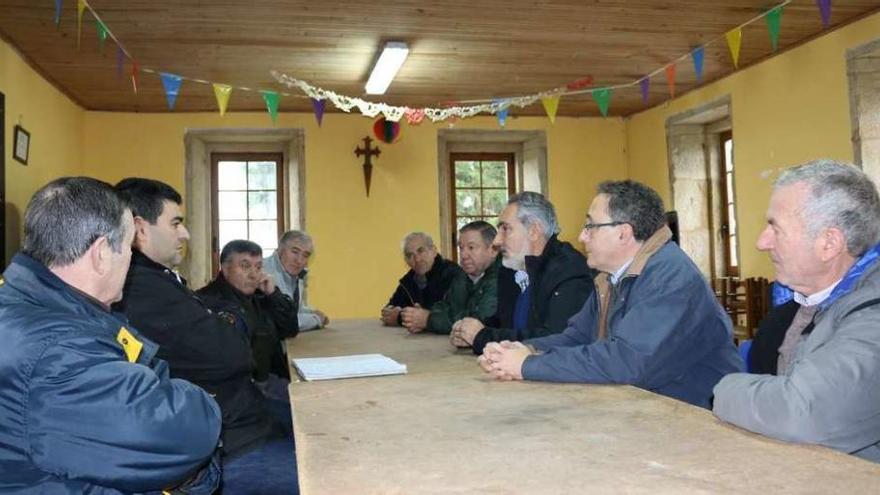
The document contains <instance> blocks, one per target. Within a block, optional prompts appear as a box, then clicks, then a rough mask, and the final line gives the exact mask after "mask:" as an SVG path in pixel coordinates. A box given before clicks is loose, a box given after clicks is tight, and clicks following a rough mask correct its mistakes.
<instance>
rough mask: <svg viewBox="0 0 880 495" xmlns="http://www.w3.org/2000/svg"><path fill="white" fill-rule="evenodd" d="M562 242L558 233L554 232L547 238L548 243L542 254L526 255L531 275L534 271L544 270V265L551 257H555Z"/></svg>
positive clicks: (527, 267) (528, 271)
mask: <svg viewBox="0 0 880 495" xmlns="http://www.w3.org/2000/svg"><path fill="white" fill-rule="evenodd" d="M561 244H562V243H560V242H559V239H557V238H556V234H553V235H551V236H550V238H549V239H547V244H545V245H544V250H543V251H541V254H540V256H532V255H527V256H526V259H525V261H526V272H527V273H528V274H529V277H531V276H532V274H533V273H536V272H539V271H541V270H542V268H543V267H544V265H546V264H547V262H548V261H549V260H550V258H552V257H553V254H555V253H556V251H558V250H559V246H560V245H561Z"/></svg>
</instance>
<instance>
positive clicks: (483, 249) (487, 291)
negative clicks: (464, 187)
mask: <svg viewBox="0 0 880 495" xmlns="http://www.w3.org/2000/svg"><path fill="white" fill-rule="evenodd" d="M495 233H496V232H495V227H493V226H492V225H491V224H489V223H488V222H485V221H483V220H477V221H474V222H470V223H468V224H467V225H465V226H464V227H462V228H461V229H459V231H458V253H459V254H458V259H459V263H460V264H461V268H462V270H463V271H464V273H465V275H467V276H466V277H455V279H453V281H452V285H450V287H449V290H447V291H446V295H445V296H443V300H442V301H440V302H438V303H436V304H434V306H433V307H432V308H431V309H430V310H428V309H424V308H419V307H412V306H411V307H408V308H404V309H403V311H402V312H401V320H402V321H403V326H404V327H406V329H407V330H409V331H410V333H418V332H421V331H422V330H427V331H429V332H433V333H439V334H444V335H447V334H449V332H450V331H451V330H452V324H453V323H455V322H456V321H458V320H460V319H462V318H464V317H465V316H470V317H472V318H476V319H478V320H486V319H488V318H490V317H492V316H493V315H494V314H495V312H496V310H497V308H498V269H499V267H500V265H501V259H500V256H498V249H497V248H496V247H495V246H493V245H492V241H493V240H494V239H495Z"/></svg>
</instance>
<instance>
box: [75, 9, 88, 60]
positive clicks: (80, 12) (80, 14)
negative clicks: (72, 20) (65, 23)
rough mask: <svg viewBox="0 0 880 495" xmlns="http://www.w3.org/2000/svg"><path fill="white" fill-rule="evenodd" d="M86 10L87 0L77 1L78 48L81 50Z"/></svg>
mask: <svg viewBox="0 0 880 495" xmlns="http://www.w3.org/2000/svg"><path fill="white" fill-rule="evenodd" d="M85 10H86V0H77V2H76V49H77V50H79V44H80V40H81V39H82V27H83V12H85Z"/></svg>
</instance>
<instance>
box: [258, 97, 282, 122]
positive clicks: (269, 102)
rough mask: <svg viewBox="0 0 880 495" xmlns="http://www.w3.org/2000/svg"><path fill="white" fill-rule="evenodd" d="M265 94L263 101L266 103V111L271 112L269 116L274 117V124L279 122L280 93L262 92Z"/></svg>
mask: <svg viewBox="0 0 880 495" xmlns="http://www.w3.org/2000/svg"><path fill="white" fill-rule="evenodd" d="M260 92H261V93H263V100H264V101H265V102H266V109H267V110H269V116H270V117H272V123H273V124H274V123H275V122H276V121H277V120H278V99H279V96H278V93H276V92H275V91H260Z"/></svg>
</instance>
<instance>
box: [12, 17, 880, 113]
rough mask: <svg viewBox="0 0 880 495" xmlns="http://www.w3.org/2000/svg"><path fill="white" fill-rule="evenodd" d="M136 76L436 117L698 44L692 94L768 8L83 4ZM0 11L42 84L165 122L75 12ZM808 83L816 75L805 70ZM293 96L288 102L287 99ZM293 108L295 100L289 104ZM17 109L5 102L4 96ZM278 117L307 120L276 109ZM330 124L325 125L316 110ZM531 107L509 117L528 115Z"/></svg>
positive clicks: (682, 77)
mask: <svg viewBox="0 0 880 495" xmlns="http://www.w3.org/2000/svg"><path fill="white" fill-rule="evenodd" d="M88 3H89V5H90V6H91V7H92V8H93V9H94V10H95V11H96V12H97V13H98V15H99V16H100V17H101V18H102V19H103V21H104V23H105V24H106V25H107V27H108V28H109V29H110V31H111V32H112V33H113V34H114V35H115V36H116V37H117V38H118V39H119V40H120V41H121V42H122V44H123V45H124V46H125V48H126V50H127V51H128V52H129V53H130V54H131V55H132V56H133V57H134V58H135V59H136V60H137V62H138V64H139V65H140V66H141V67H143V68H149V69H154V70H157V71H163V72H170V73H175V74H180V75H182V76H185V77H188V78H194V79H202V80H206V81H211V82H218V83H226V84H230V85H232V86H235V87H247V88H257V89H268V90H275V91H288V90H287V89H286V88H284V87H282V86H280V85H279V84H278V83H277V82H276V81H275V79H274V78H273V77H272V76H271V75H270V73H269V72H270V70H273V69H274V70H278V71H280V72H283V73H286V74H289V75H291V76H293V77H297V78H299V79H303V80H305V81H307V82H309V83H310V84H312V85H314V86H319V87H322V88H325V89H328V90H331V91H335V92H337V93H340V94H344V95H348V96H358V97H363V98H365V99H367V100H370V101H377V102H380V101H384V102H386V103H389V104H392V105H406V106H409V107H427V106H430V107H436V106H442V105H443V104H445V103H446V102H450V101H471V100H485V99H492V98H499V97H506V96H519V95H529V94H535V93H538V92H541V91H545V90H548V89H552V88H556V87H560V86H564V85H566V84H567V83H570V82H572V81H576V80H579V79H582V78H584V77H587V76H592V78H593V80H594V86H605V85H614V84H622V83H630V82H634V81H637V80H638V79H639V78H641V77H642V76H643V75H645V74H647V73H650V72H653V71H655V70H657V69H662V68H663V67H664V66H665V65H666V64H668V63H669V62H671V61H673V60H675V59H677V58H679V57H680V56H682V55H683V54H687V53H688V52H689V51H690V50H692V49H693V48H694V47H697V46H700V45H703V44H705V43H707V42H710V41H711V40H714V41H711V44H710V45H709V46H707V47H706V50H705V62H704V74H703V81H702V84H706V83H707V82H709V81H712V80H715V79H718V78H720V77H723V76H725V75H727V74H729V73H730V72H731V71H733V70H734V68H733V64H732V62H731V59H730V54H729V52H728V48H727V45H726V43H725V42H724V40H723V36H724V33H725V32H726V31H728V30H730V29H732V28H735V27H736V26H738V25H740V24H742V23H744V22H746V21H748V20H749V19H752V18H754V17H755V16H758V15H760V14H761V13H762V12H765V11H766V10H767V9H768V8H770V7H772V6H773V5H776V4H778V2H774V1H771V2H768V1H766V0H681V1H675V0H562V1H551V0H528V1H522V0H506V1H501V0H478V1H473V0H471V1H461V0H434V1H416V0H392V1H389V2H381V1H378V2H377V1H363V0H350V1H346V2H337V1H332V0H325V1H317V2H315V1H300V0H250V1H245V0H88ZM832 6H833V7H832V16H831V28H832V29H833V28H834V27H835V26H840V25H844V24H847V23H850V22H852V21H854V20H856V19H858V18H861V17H864V16H866V15H870V14H871V13H874V12H877V11H878V10H880V1H878V0H834V1H833V2H832ZM54 16H55V2H54V0H0V36H2V37H3V38H4V39H5V40H6V41H7V42H9V43H10V44H12V45H13V46H14V47H16V48H17V49H18V50H19V51H20V52H21V53H22V55H23V56H24V57H25V58H26V59H27V60H28V61H29V62H30V63H31V64H32V65H33V66H34V67H35V68H36V69H37V70H38V71H39V72H40V73H41V74H42V75H43V76H44V77H46V78H47V79H48V80H49V81H51V82H52V83H53V84H55V85H56V86H57V87H58V88H60V89H61V90H62V91H63V92H64V93H66V94H67V95H69V96H70V97H71V98H72V99H73V100H74V101H76V102H77V103H79V104H80V105H81V106H83V107H84V108H86V109H89V110H107V111H126V112H166V111H168V107H167V103H166V100H165V93H164V90H163V88H162V85H161V82H160V79H159V77H158V76H157V75H156V74H152V73H144V72H142V73H140V75H139V85H138V93H137V94H134V93H133V92H132V88H131V83H130V79H129V77H128V74H129V73H130V71H131V64H130V62H127V63H126V64H125V69H124V71H125V74H124V75H123V77H117V69H116V46H115V44H114V43H113V42H112V41H111V40H108V41H107V44H106V47H105V50H104V53H103V54H102V53H100V52H99V50H98V41H97V36H96V25H95V20H94V18H93V17H92V16H91V15H89V14H88V13H86V15H85V17H84V22H83V29H82V45H81V48H80V49H79V50H78V51H77V48H76V1H75V0H64V1H63V10H62V15H61V23H60V26H59V27H56V26H55V24H54ZM824 31H825V29H824V28H823V26H822V22H821V17H820V14H819V10H818V8H817V6H816V0H793V1H792V2H791V3H789V4H788V5H787V6H786V7H785V10H784V13H783V16H782V29H781V33H780V38H779V50H780V51H782V50H785V49H786V48H790V47H792V46H796V45H798V44H800V43H803V42H804V41H806V40H809V39H811V38H813V37H816V36H818V35H820V34H822V33H823V32H824ZM387 40H401V41H406V42H408V43H409V45H410V49H411V52H410V57H409V58H408V59H407V61H406V63H405V64H404V66H403V68H402V70H401V71H400V73H399V74H398V76H397V78H396V79H395V80H394V82H392V84H391V87H390V88H389V91H388V93H387V94H385V95H384V96H378V97H366V96H364V95H363V86H364V82H365V81H366V79H367V76H368V72H369V69H370V67H371V64H372V63H373V60H374V59H375V57H376V56H377V52H378V50H379V47H380V46H381V44H382V42H383V41H387ZM771 55H772V53H771V48H770V41H769V36H768V33H767V26H766V23H765V22H764V20H763V19H759V20H758V21H756V22H754V23H752V24H750V25H748V26H747V27H745V28H744V29H743V40H742V51H741V55H740V68H742V67H743V66H748V65H749V64H753V63H755V62H757V61H760V60H762V59H764V58H766V57H768V56H771ZM817 70H821V69H820V68H817ZM676 71H677V85H676V93H677V94H679V95H680V94H682V93H684V92H686V91H688V90H690V89H692V88H693V87H694V86H695V74H694V70H693V65H692V63H691V61H690V59H684V60H683V61H681V62H679V63H678V64H677V65H676ZM289 92H291V91H289ZM292 93H297V94H301V93H298V92H292ZM11 97H13V98H14V95H11ZM667 99H668V89H667V86H666V80H665V75H664V74H663V72H662V71H661V73H659V74H658V75H656V76H654V77H653V78H652V79H651V91H650V99H649V102H648V104H647V105H646V104H644V103H642V100H641V95H640V92H639V87H638V85H635V86H632V87H629V88H623V89H619V90H615V92H614V95H613V99H612V102H611V110H610V113H611V114H613V115H629V114H632V113H634V112H638V111H640V110H643V109H645V108H648V107H650V106H654V105H657V104H660V103H662V102H664V101H665V100H667ZM264 108H265V104H264V103H263V101H262V99H261V97H260V96H259V94H258V93H248V92H246V91H241V90H234V91H233V94H232V98H231V100H230V103H229V111H243V110H262V109H264ZM215 110H216V100H215V98H214V94H213V90H212V89H211V86H210V85H206V84H198V83H196V82H192V81H184V82H183V86H182V87H181V90H180V96H179V97H178V99H177V104H176V107H175V110H174V111H176V112H183V111H215ZM281 111H311V103H310V102H309V100H308V99H306V98H301V97H285V98H282V100H281ZM327 111H328V112H330V111H334V110H333V109H332V108H331V105H329V104H328V106H327ZM543 113H544V111H543V109H542V108H541V105H540V103H537V104H535V105H531V106H529V107H526V108H523V109H516V108H515V109H512V110H511V114H512V115H540V114H543ZM598 113H599V111H598V108H597V106H596V104H595V102H594V101H593V100H592V99H591V98H590V96H589V94H585V95H578V96H568V97H565V98H563V99H562V101H561V103H560V106H559V115H570V116H587V115H598Z"/></svg>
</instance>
